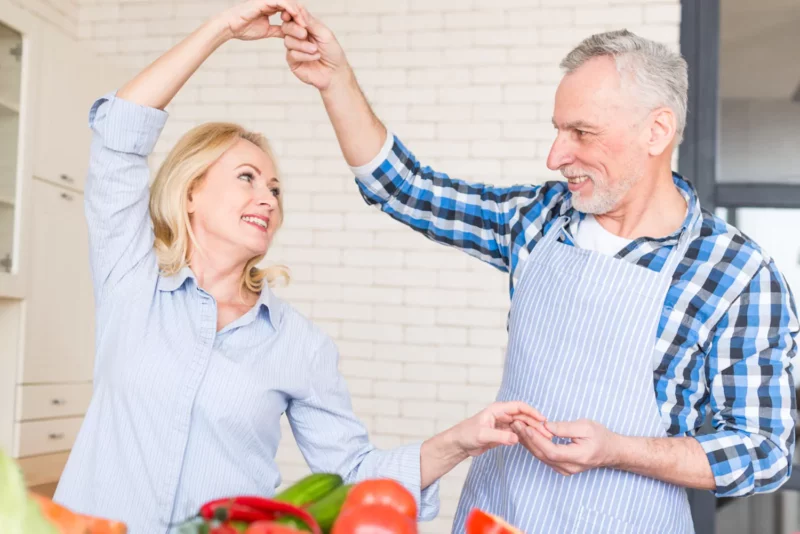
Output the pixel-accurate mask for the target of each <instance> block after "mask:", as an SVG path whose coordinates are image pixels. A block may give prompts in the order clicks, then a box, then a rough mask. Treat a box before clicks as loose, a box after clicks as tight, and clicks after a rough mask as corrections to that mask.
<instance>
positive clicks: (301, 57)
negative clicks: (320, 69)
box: [286, 50, 320, 63]
mask: <svg viewBox="0 0 800 534" xmlns="http://www.w3.org/2000/svg"><path fill="white" fill-rule="evenodd" d="M286 55H287V56H289V59H290V60H292V61H298V62H301V63H303V62H306V61H318V60H319V58H320V55H319V54H306V53H305V52H300V51H298V50H289V51H288V52H287V53H286Z"/></svg>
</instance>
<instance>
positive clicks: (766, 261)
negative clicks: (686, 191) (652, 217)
mask: <svg viewBox="0 0 800 534" xmlns="http://www.w3.org/2000/svg"><path fill="white" fill-rule="evenodd" d="M702 215H703V222H702V225H701V228H700V235H698V236H697V237H696V238H695V240H694V241H693V243H692V248H693V249H695V250H696V253H697V258H696V260H697V261H701V262H709V263H715V264H720V265H724V266H725V270H726V271H727V272H728V273H729V274H730V273H731V272H733V271H736V272H740V273H743V274H748V275H749V276H750V277H752V276H753V275H755V273H756V272H757V271H758V270H759V269H760V268H762V267H764V266H769V265H771V264H772V257H771V256H770V255H769V253H768V252H767V251H765V250H764V249H762V248H761V246H759V244H758V243H756V242H755V241H754V240H753V239H752V238H751V237H749V236H748V235H747V234H745V233H744V232H742V231H741V230H740V229H738V228H737V227H735V226H733V225H732V224H730V223H728V222H727V221H725V220H724V219H722V218H721V217H719V216H717V215H716V214H714V213H711V212H710V211H708V210H706V209H703V211H702Z"/></svg>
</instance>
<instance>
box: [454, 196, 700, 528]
mask: <svg viewBox="0 0 800 534" xmlns="http://www.w3.org/2000/svg"><path fill="white" fill-rule="evenodd" d="M699 213H700V210H696V214H695V216H694V218H693V219H692V221H691V222H690V224H689V225H688V226H687V228H686V229H685V230H684V231H683V232H682V234H681V237H680V239H679V241H678V243H677V245H676V246H675V247H674V248H673V250H672V251H671V253H670V255H669V257H668V259H667V260H666V263H665V265H664V266H663V267H662V269H661V271H660V272H655V271H653V270H651V269H648V268H645V267H640V266H637V265H635V264H633V263H630V262H627V261H624V260H619V259H616V258H613V257H611V256H607V255H604V254H601V253H598V252H593V251H589V250H584V249H580V248H578V247H573V246H569V245H566V244H564V243H560V242H559V241H558V239H557V237H558V235H559V233H560V232H561V231H562V230H563V228H564V226H565V225H566V224H567V221H568V220H569V219H568V218H567V217H563V216H562V217H560V218H559V219H557V220H556V221H553V224H552V225H551V227H550V228H549V229H548V230H547V232H546V233H545V235H544V236H543V237H542V239H541V241H540V242H539V243H537V244H536V246H535V247H533V250H532V252H531V254H530V256H529V257H528V258H527V259H526V260H525V262H524V265H522V266H521V268H522V269H523V272H522V274H521V276H520V277H519V282H518V285H517V287H516V289H515V293H514V298H513V301H512V304H511V315H510V318H509V321H510V322H509V343H508V351H507V354H506V363H505V369H504V371H503V381H502V384H501V386H500V391H499V393H498V397H497V400H499V401H510V400H522V401H525V402H527V403H528V404H530V405H531V406H533V407H535V408H537V409H539V410H540V411H541V412H542V413H543V414H544V415H545V417H547V418H548V420H551V421H574V420H577V419H581V418H587V419H591V420H594V421H597V422H599V423H601V424H603V425H604V426H605V427H607V428H608V429H610V430H612V431H614V432H617V433H619V434H623V435H626V436H648V437H666V435H667V434H666V431H665V426H664V422H663V420H662V419H661V416H660V413H659V410H658V406H657V404H656V397H655V391H654V385H653V369H654V360H653V358H654V356H653V355H654V340H655V339H656V338H657V335H656V334H657V327H658V321H659V318H660V317H661V312H662V309H663V306H664V299H665V297H666V292H667V290H668V288H669V285H670V281H671V280H672V275H673V273H674V271H675V268H676V266H677V265H678V263H679V261H680V259H681V258H683V256H684V254H685V253H686V250H687V249H688V247H689V243H690V241H691V237H692V235H696V229H695V227H696V226H699V224H700V222H699V221H700V217H699ZM555 439H560V438H555ZM566 441H567V440H561V441H560V442H562V443H565V442H566ZM473 507H478V508H481V509H483V510H485V511H487V512H490V513H494V514H497V515H499V516H501V517H502V518H504V519H505V520H506V521H508V522H509V523H511V524H513V525H515V526H516V527H517V528H520V529H521V530H523V531H525V532H527V533H543V534H544V533H547V534H550V533H564V532H569V533H584V532H585V533H594V534H600V533H614V534H620V533H631V534H633V533H636V534H643V533H644V534H647V533H670V534H674V533H687V532H688V533H691V532H694V527H693V525H692V517H691V513H690V510H689V502H688V499H687V495H686V491H685V490H684V489H683V488H681V487H678V486H675V485H672V484H668V483H665V482H661V481H658V480H655V479H652V478H648V477H644V476H640V475H636V474H633V473H628V472H625V471H619V470H613V469H607V468H600V469H592V470H589V471H585V472H583V473H580V474H578V475H573V476H569V477H566V476H563V475H560V474H558V473H556V472H555V471H554V470H553V469H552V468H550V467H549V466H548V465H546V464H544V463H542V462H540V461H539V460H537V459H536V457H534V456H533V455H532V454H531V453H530V452H529V451H528V450H527V449H525V448H524V447H523V446H522V445H514V446H511V447H506V446H500V447H496V448H494V449H492V450H490V451H488V452H487V453H485V454H483V455H482V456H479V457H477V458H475V459H474V460H473V462H472V465H471V467H470V470H469V474H468V475H467V480H466V482H465V484H464V490H463V492H462V494H461V499H460V501H459V504H458V509H457V511H456V517H455V520H454V523H453V532H454V533H463V532H464V521H465V519H466V517H467V514H468V513H469V511H470V510H471V509H472V508H473Z"/></svg>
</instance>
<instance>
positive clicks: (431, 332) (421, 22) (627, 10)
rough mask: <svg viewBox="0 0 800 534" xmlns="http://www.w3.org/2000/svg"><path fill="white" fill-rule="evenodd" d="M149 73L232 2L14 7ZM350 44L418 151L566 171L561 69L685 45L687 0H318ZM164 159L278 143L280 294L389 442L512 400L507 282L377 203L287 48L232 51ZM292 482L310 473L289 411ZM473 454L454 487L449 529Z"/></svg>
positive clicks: (502, 180)
mask: <svg viewBox="0 0 800 534" xmlns="http://www.w3.org/2000/svg"><path fill="white" fill-rule="evenodd" d="M12 1H14V2H15V3H18V4H20V5H22V6H26V7H28V8H29V9H31V10H32V11H34V12H36V13H37V14H39V15H40V16H42V17H43V18H46V19H47V20H49V21H50V22H52V23H55V24H58V25H59V26H62V27H66V28H67V29H68V30H69V31H71V32H73V33H75V34H78V35H79V36H80V37H81V38H82V39H85V40H87V41H89V42H91V43H93V44H94V47H95V49H96V50H97V51H98V52H99V53H100V54H105V55H108V56H112V57H113V58H114V61H115V63H116V64H118V65H125V66H127V67H129V68H130V69H131V73H133V72H135V70H136V69H139V68H142V67H144V66H145V65H146V64H147V62H149V61H151V60H152V59H154V58H155V57H156V55H157V54H158V53H159V52H161V51H163V50H164V49H165V48H166V47H168V46H169V45H171V44H172V43H175V42H177V41H178V40H179V39H181V38H182V37H184V36H185V35H186V34H187V33H189V32H190V31H192V30H193V29H194V28H195V27H196V26H197V25H198V24H200V22H202V20H203V19H204V18H205V17H207V16H209V15H211V14H212V13H214V12H215V11H216V10H217V9H221V8H222V7H224V6H226V5H230V4H231V3H232V1H231V0H226V1H205V0H204V1H199V0H198V1H194V2H192V1H188V2H187V1H185V0H136V1H131V0H12ZM306 3H307V5H308V7H309V10H310V11H311V12H312V13H316V14H317V15H318V16H319V18H320V19H322V20H323V21H324V22H326V23H327V24H328V25H329V26H330V27H331V28H332V29H333V30H334V31H335V32H336V33H337V35H338V37H339V39H340V40H341V42H342V43H343V45H344V46H345V47H346V50H347V52H348V57H349V58H350V61H351V63H353V65H354V67H355V70H356V74H357V75H358V77H359V80H360V81H361V83H362V85H363V87H364V91H365V93H366V95H367V98H368V99H369V100H370V102H371V103H372V104H373V105H374V106H375V108H376V111H377V113H378V115H379V116H380V117H381V118H382V119H383V120H384V121H385V122H387V123H388V125H389V127H390V128H392V129H393V130H394V131H396V132H397V133H398V134H400V135H401V136H402V138H403V140H404V142H405V143H406V145H407V146H409V147H410V148H411V149H412V150H414V151H415V153H416V154H417V156H418V157H419V158H420V160H421V161H422V162H423V163H425V164H428V165H431V166H432V167H434V168H435V169H437V170H440V171H443V172H447V173H449V174H451V175H454V176H458V177H461V178H466V179H473V180H483V181H487V182H492V183H495V184H500V185H508V184H513V183H520V182H525V183H535V182H540V181H542V180H545V179H552V178H554V175H553V174H552V173H551V172H550V171H548V170H547V169H546V167H545V161H544V160H545V157H546V155H547V151H548V150H549V144H550V142H551V141H552V138H553V130H552V126H551V125H550V116H551V113H552V103H553V97H554V92H555V88H556V86H557V84H558V80H559V77H560V73H559V71H558V68H557V65H558V62H559V60H560V59H561V58H562V57H563V55H564V54H566V52H568V51H569V49H570V47H572V46H574V45H576V44H577V43H578V42H579V41H580V40H581V39H582V38H584V37H587V36H588V35H590V34H591V33H593V32H596V31H603V30H608V29H617V28H621V27H627V28H630V29H632V30H634V31H637V32H639V33H640V34H642V35H644V36H646V37H651V38H654V39H658V40H662V41H664V42H666V43H668V44H669V45H670V46H673V47H676V48H677V46H678V36H679V33H678V30H679V22H680V3H679V1H678V0H656V1H654V0H624V1H623V0H497V1H496V2H494V3H491V4H486V3H482V2H478V1H477V0H391V1H389V0H308V1H307V2H306ZM168 111H169V112H170V114H171V119H170V121H169V123H168V124H167V126H166V128H165V131H164V135H163V138H162V140H161V141H160V142H159V144H158V146H157V148H156V153H155V154H154V156H153V159H152V164H153V166H154V167H155V166H157V165H158V164H159V163H160V162H161V161H162V160H163V158H164V156H165V154H166V152H167V151H168V150H169V148H170V147H171V145H172V143H174V142H175V141H176V140H177V139H178V137H179V136H180V135H181V134H182V133H183V132H185V131H186V130H187V129H188V128H189V127H191V126H192V125H194V124H197V123H199V122H203V121H208V120H218V119H223V120H228V119H230V120H236V121H238V122H241V123H243V124H244V125H245V126H248V127H250V128H254V129H258V130H259V131H261V132H263V133H264V134H265V135H266V136H267V137H268V138H269V139H271V140H272V143H273V147H274V150H275V153H276V156H277V158H278V164H279V168H280V169H281V171H282V173H283V175H284V183H285V199H286V206H287V216H286V222H285V224H284V227H283V229H281V231H280V232H279V234H278V236H277V238H276V242H275V245H274V247H273V250H271V251H270V253H269V256H268V259H270V260H271V261H275V262H280V263H284V264H287V265H289V267H290V268H291V269H292V271H293V275H294V276H293V282H292V284H291V285H290V286H289V287H288V288H285V289H281V290H279V291H278V293H279V294H281V295H282V296H284V297H285V298H286V299H287V300H288V301H289V302H291V303H293V304H294V305H296V306H297V307H298V309H300V310H301V311H302V312H303V313H306V314H307V315H308V316H309V317H310V318H311V319H312V320H314V321H315V322H317V323H318V324H319V325H320V326H321V327H322V328H323V329H324V330H325V331H326V332H328V333H329V334H330V335H331V336H333V338H334V340H335V341H336V343H337V345H338V347H339V350H340V357H341V366H340V368H341V371H342V373H343V374H344V376H345V378H346V380H347V383H348V385H349V387H350V390H351V394H352V396H353V406H354V409H355V411H356V413H357V414H358V415H359V417H361V418H362V419H363V421H364V423H365V424H366V425H367V427H368V428H369V430H370V432H371V436H372V438H373V441H374V442H375V444H376V445H377V446H379V447H393V446H397V445H401V444H403V443H409V442H413V441H417V440H420V439H424V438H425V437H428V436H429V435H431V434H432V433H433V432H436V431H439V430H442V429H444V428H447V427H449V426H451V425H452V424H454V423H455V422H457V421H459V420H461V419H463V418H465V417H467V416H470V415H472V414H473V413H475V411H477V410H480V409H481V408H482V407H483V406H485V404H486V403H489V402H491V401H492V400H493V399H494V397H495V394H496V391H497V386H498V385H499V382H500V379H501V372H502V364H503V357H504V348H505V344H506V333H505V326H506V319H507V312H508V304H509V302H508V281H507V277H506V275H505V274H503V273H501V272H500V271H498V270H496V269H494V268H492V267H489V266H486V265H483V264H481V263H479V262H478V261H477V260H473V259H471V258H468V257H467V256H466V255H464V254H462V253H460V252H459V251H456V250H453V249H450V248H446V247H442V246H439V245H436V244H434V243H432V242H430V241H428V240H427V239H425V238H424V237H422V236H420V235H417V234H415V233H413V232H412V231H411V230H407V229H405V228H403V227H401V226H400V225H399V224H398V223H395V222H394V221H392V220H391V219H389V218H388V217H387V216H385V215H382V214H380V213H378V212H377V211H376V210H374V209H372V208H369V207H367V206H366V205H365V204H364V203H363V202H362V201H361V198H360V195H359V194H358V192H357V189H356V186H355V184H354V183H353V178H352V176H351V175H350V174H349V171H348V168H347V166H346V165H345V163H344V161H343V159H342V157H341V154H340V152H339V148H338V146H337V144H336V141H335V137H334V135H333V131H332V129H331V127H330V125H329V124H328V122H327V118H326V115H325V113H324V109H323V107H322V104H321V102H320V99H319V96H318V95H317V94H316V93H315V91H314V90H313V89H311V88H309V87H306V86H303V85H302V84H301V83H300V82H298V81H297V80H296V79H295V78H294V77H293V76H292V75H291V73H289V72H288V71H287V70H286V69H285V64H284V62H283V47H282V44H281V43H280V42H279V41H277V40H276V41H270V42H256V43H240V42H231V43H227V44H225V45H224V46H223V47H222V48H221V49H220V50H219V51H218V52H217V53H216V54H215V56H214V57H212V58H211V60H209V62H208V63H207V64H206V65H204V66H203V67H201V68H200V70H199V71H198V73H197V74H196V75H195V77H194V78H193V79H192V80H191V81H190V82H189V83H188V84H187V86H186V88H185V90H184V91H183V92H182V93H181V94H179V95H178V97H177V98H176V99H175V101H174V103H173V104H172V105H171V106H170V108H169V109H168ZM283 436H284V442H283V443H282V445H281V448H280V451H279V453H278V464H279V465H280V468H281V472H282V475H283V477H284V483H290V482H292V481H294V480H296V479H297V478H299V477H301V476H303V475H305V474H306V473H307V472H308V468H307V467H306V465H305V463H304V461H303V457H302V455H301V454H300V453H299V452H298V450H297V447H296V445H295V443H294V440H293V438H292V435H291V430H290V428H289V426H288V424H287V423H286V421H285V420H284V422H283ZM467 468H468V463H465V464H463V465H461V466H459V467H458V468H456V469H455V470H454V471H452V472H451V473H450V474H448V475H447V476H446V477H444V479H443V480H442V482H441V490H440V495H441V499H442V503H441V512H440V514H439V517H438V518H437V519H436V520H434V521H432V522H430V523H425V524H423V525H422V526H421V531H422V532H423V533H446V532H450V524H451V522H452V517H453V514H454V512H455V508H456V504H457V501H458V495H459V493H460V489H461V485H462V483H463V480H464V477H465V476H466V472H467Z"/></svg>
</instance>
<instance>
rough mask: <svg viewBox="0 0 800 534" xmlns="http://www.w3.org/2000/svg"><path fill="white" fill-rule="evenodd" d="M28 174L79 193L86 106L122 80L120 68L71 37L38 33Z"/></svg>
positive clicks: (87, 137)
mask: <svg viewBox="0 0 800 534" xmlns="http://www.w3.org/2000/svg"><path fill="white" fill-rule="evenodd" d="M43 40H44V46H43V53H42V57H41V73H40V84H39V94H38V99H37V100H38V104H39V107H38V117H37V128H36V157H35V160H34V167H33V173H34V175H35V176H36V177H38V178H41V179H43V180H47V181H49V182H52V183H56V184H59V185H62V186H64V187H69V188H71V189H74V190H76V191H83V186H84V183H85V181H86V170H87V168H88V163H89V145H90V142H91V130H90V128H89V109H90V108H91V105H92V103H93V102H94V101H95V100H96V99H97V98H99V97H100V96H102V95H103V94H105V93H107V92H109V91H114V90H116V89H117V88H118V86H119V84H120V83H121V81H122V80H123V76H122V74H121V72H120V71H119V70H118V69H116V68H115V67H113V66H112V65H110V64H109V63H108V62H106V61H103V60H102V59H101V58H99V57H97V56H96V55H94V54H93V53H92V52H91V50H89V49H87V48H86V47H85V46H83V45H81V44H79V43H78V42H77V41H75V40H74V39H72V38H71V37H69V36H67V35H65V34H63V33H61V32H59V31H56V30H52V31H50V30H49V31H47V32H45V33H44V36H43Z"/></svg>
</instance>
